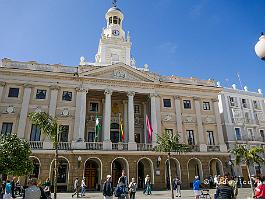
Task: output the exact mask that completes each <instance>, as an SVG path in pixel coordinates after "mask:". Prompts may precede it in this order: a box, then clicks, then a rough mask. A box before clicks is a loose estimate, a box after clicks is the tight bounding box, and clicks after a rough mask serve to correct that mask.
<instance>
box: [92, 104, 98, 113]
mask: <svg viewBox="0 0 265 199" xmlns="http://www.w3.org/2000/svg"><path fill="white" fill-rule="evenodd" d="M90 111H92V112H98V103H96V102H90Z"/></svg>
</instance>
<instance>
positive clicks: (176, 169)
mask: <svg viewBox="0 0 265 199" xmlns="http://www.w3.org/2000/svg"><path fill="white" fill-rule="evenodd" d="M165 164H166V170H165V183H166V185H167V187H169V186H170V184H169V182H170V181H169V179H170V178H169V164H168V160H166V163H165ZM170 167H171V177H172V180H173V179H174V178H176V177H179V178H180V179H181V170H180V164H179V161H178V160H177V159H175V158H170Z"/></svg>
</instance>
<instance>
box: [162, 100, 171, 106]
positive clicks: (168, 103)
mask: <svg viewBox="0 0 265 199" xmlns="http://www.w3.org/2000/svg"><path fill="white" fill-rule="evenodd" d="M163 102H164V107H166V108H170V107H171V100H170V99H163Z"/></svg>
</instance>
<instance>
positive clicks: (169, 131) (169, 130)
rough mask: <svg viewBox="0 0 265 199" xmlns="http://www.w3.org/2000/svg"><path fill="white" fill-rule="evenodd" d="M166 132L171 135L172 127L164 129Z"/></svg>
mask: <svg viewBox="0 0 265 199" xmlns="http://www.w3.org/2000/svg"><path fill="white" fill-rule="evenodd" d="M165 131H166V133H167V134H169V135H170V136H173V129H165Z"/></svg>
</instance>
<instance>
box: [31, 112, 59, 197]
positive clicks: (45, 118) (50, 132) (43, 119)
mask: <svg viewBox="0 0 265 199" xmlns="http://www.w3.org/2000/svg"><path fill="white" fill-rule="evenodd" d="M29 118H30V120H31V121H32V123H33V124H35V125H37V126H38V127H39V128H40V129H41V132H42V133H44V134H45V135H47V136H48V138H49V139H50V140H51V141H52V142H53V147H54V149H55V157H54V199H56V198H57V175H58V134H59V133H60V131H61V129H59V125H58V122H57V120H56V118H53V117H52V116H50V115H49V114H47V113H45V112H40V113H38V112H31V113H29Z"/></svg>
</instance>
